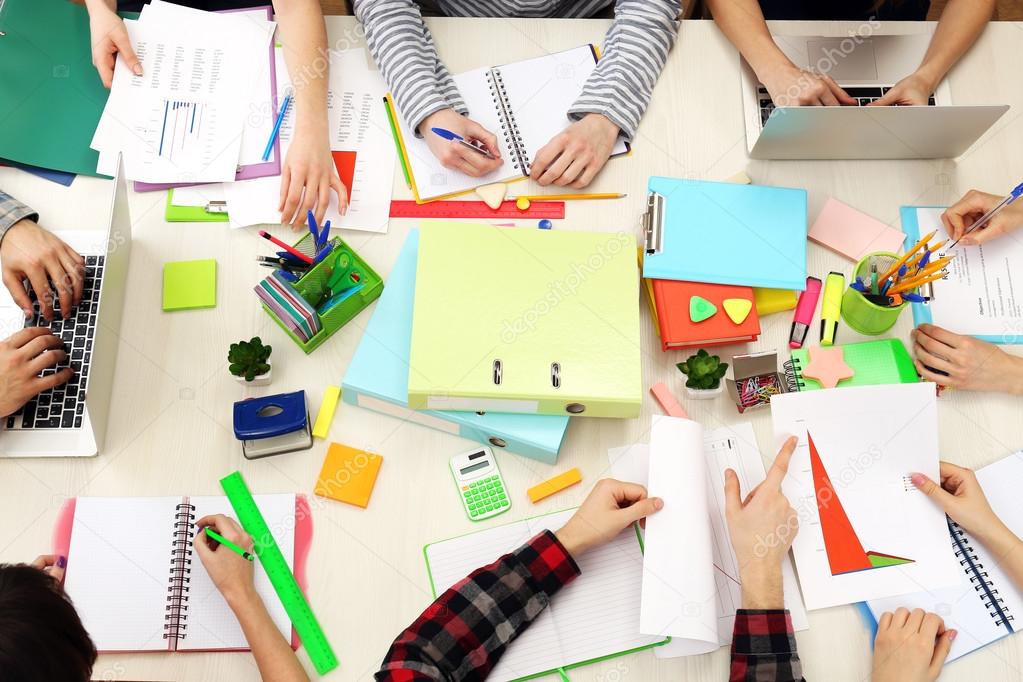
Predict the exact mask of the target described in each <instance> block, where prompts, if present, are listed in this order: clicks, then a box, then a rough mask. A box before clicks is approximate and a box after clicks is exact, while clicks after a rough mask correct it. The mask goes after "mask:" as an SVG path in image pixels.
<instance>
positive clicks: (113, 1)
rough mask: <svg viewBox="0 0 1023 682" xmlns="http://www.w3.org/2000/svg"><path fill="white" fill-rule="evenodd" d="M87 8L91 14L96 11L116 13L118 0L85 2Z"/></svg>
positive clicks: (89, 0)
mask: <svg viewBox="0 0 1023 682" xmlns="http://www.w3.org/2000/svg"><path fill="white" fill-rule="evenodd" d="M85 7H86V9H88V10H89V11H90V12H91V11H93V10H94V9H109V10H110V11H112V12H116V11H117V0H85Z"/></svg>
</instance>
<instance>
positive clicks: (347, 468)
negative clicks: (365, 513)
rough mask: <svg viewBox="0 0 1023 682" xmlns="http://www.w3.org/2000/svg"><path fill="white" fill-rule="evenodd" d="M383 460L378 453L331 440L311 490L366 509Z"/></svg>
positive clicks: (321, 495)
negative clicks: (318, 475)
mask: <svg viewBox="0 0 1023 682" xmlns="http://www.w3.org/2000/svg"><path fill="white" fill-rule="evenodd" d="M383 462H384V458H383V457H381V456H380V455H374V454H373V453H371V452H365V451H363V450H356V449H355V448H350V447H348V446H347V445H341V444H340V443H331V444H330V448H328V450H327V457H326V458H325V459H324V460H323V468H322V469H320V477H319V478H318V479H317V480H316V486H315V487H314V488H313V492H314V493H316V494H317V495H319V496H320V497H329V498H330V499H332V500H337V501H338V502H347V503H348V504H354V505H355V506H357V507H362V508H363V509H365V508H366V507H367V506H368V505H369V496H370V495H371V494H372V493H373V486H374V485H376V482H377V473H378V472H379V471H380V465H381V464H383Z"/></svg>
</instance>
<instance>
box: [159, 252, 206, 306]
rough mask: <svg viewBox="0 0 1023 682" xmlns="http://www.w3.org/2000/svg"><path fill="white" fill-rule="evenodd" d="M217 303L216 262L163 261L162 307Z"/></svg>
mask: <svg viewBox="0 0 1023 682" xmlns="http://www.w3.org/2000/svg"><path fill="white" fill-rule="evenodd" d="M216 305H217V261H215V260H213V259H209V260H187V261H177V262H174V263H164V264H163V309H164V311H168V312H169V311H172V310H194V309H196V308H215V307H216Z"/></svg>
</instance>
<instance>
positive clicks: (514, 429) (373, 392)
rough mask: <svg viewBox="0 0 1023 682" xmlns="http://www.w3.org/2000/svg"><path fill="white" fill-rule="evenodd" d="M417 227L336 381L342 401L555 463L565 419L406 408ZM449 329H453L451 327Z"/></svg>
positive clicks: (395, 264) (547, 462)
mask: <svg viewBox="0 0 1023 682" xmlns="http://www.w3.org/2000/svg"><path fill="white" fill-rule="evenodd" d="M418 254H419V230H415V229H413V230H409V233H408V237H406V239H405V244H404V246H402V248H401V252H400V253H399V254H398V258H397V260H396V261H395V262H394V267H393V268H391V274H390V276H389V277H388V278H387V286H386V287H385V289H384V293H383V294H382V295H381V297H380V300H379V301H377V304H376V309H374V311H373V316H372V317H371V318H370V321H369V324H368V325H366V331H365V332H363V335H362V339H361V340H360V341H359V346H358V347H357V348H356V349H355V355H354V356H353V357H352V361H351V363H350V364H349V366H348V371H347V372H346V373H345V378H344V381H343V382H342V384H341V386H342V393H341V395H342V398H343V400H344V401H345V402H346V403H349V404H352V405H358V406H360V407H364V408H366V409H370V410H373V411H375V412H383V413H385V414H390V415H392V416H395V417H398V418H399V419H404V420H405V421H409V422H413V423H417V424H421V425H423V426H428V427H430V428H434V429H437V430H440V431H446V432H448V433H451V434H452V435H456V436H460V437H462V438H467V439H469V440H474V441H477V442H479V443H483V444H485V445H491V446H494V447H495V448H497V449H502V448H503V449H506V450H508V451H509V452H512V453H515V454H517V455H522V456H524V457H529V458H530V459H535V460H538V461H540V462H544V463H546V464H555V463H557V461H558V452H559V450H560V449H561V444H562V442H563V441H564V439H565V432H566V430H567V429H568V420H569V418H568V417H562V416H556V415H555V416H545V415H528V414H499V413H494V412H488V413H486V414H477V413H475V412H446V411H445V412H442V411H439V410H410V409H409V408H408V374H409V364H408V363H409V349H410V347H411V345H412V310H413V302H414V299H415V296H414V294H415V287H416V262H417V257H418ZM452 333H457V331H456V330H452Z"/></svg>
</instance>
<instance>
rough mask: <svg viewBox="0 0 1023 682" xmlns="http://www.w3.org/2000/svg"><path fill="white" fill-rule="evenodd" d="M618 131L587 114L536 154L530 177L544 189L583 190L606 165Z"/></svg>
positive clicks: (604, 118)
mask: <svg viewBox="0 0 1023 682" xmlns="http://www.w3.org/2000/svg"><path fill="white" fill-rule="evenodd" d="M618 133H619V128H618V126H616V125H615V124H614V123H612V122H611V121H610V119H608V118H607V117H606V116H603V115H602V114H586V116H584V117H583V118H582V119H580V120H578V121H576V122H575V123H573V124H572V125H570V126H569V127H567V128H565V129H564V130H563V131H561V132H560V133H558V134H557V135H555V136H554V137H553V138H552V139H551V141H550V142H548V143H547V144H545V145H544V146H543V147H541V148H540V150H539V151H538V152H537V153H536V158H535V159H533V163H532V164H531V165H530V170H529V177H531V178H532V179H533V180H536V181H537V182H538V183H540V184H541V185H543V186H547V185H557V186H558V187H574V188H576V189H582V188H583V187H586V186H587V185H589V184H590V182H592V181H593V177H594V176H595V175H596V174H597V173H598V172H600V169H601V168H603V167H604V164H605V163H607V160H608V158H610V156H611V150H612V149H614V146H615V141H616V140H617V139H618Z"/></svg>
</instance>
